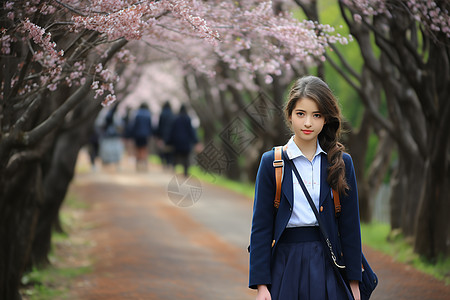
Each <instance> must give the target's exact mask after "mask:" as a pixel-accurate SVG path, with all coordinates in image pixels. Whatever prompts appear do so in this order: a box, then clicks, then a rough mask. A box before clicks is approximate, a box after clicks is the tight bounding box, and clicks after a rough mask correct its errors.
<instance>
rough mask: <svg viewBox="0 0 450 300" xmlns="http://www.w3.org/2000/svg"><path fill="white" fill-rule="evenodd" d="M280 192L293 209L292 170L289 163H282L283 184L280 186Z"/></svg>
mask: <svg viewBox="0 0 450 300" xmlns="http://www.w3.org/2000/svg"><path fill="white" fill-rule="evenodd" d="M281 190H282V191H283V194H284V196H285V197H286V199H287V200H288V202H289V204H290V205H291V207H294V184H293V182H292V168H291V166H290V164H289V162H287V161H286V159H285V161H284V175H283V183H282V184H281Z"/></svg>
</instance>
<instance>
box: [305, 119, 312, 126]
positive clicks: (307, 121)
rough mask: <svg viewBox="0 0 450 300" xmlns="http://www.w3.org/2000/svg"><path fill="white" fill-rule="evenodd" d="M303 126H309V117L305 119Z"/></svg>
mask: <svg viewBox="0 0 450 300" xmlns="http://www.w3.org/2000/svg"><path fill="white" fill-rule="evenodd" d="M305 127H311V119H310V118H309V117H306V119H305Z"/></svg>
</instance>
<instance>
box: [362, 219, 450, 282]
mask: <svg viewBox="0 0 450 300" xmlns="http://www.w3.org/2000/svg"><path fill="white" fill-rule="evenodd" d="M361 234H362V239H363V243H364V244H365V245H368V246H370V247H372V248H373V249H375V250H378V251H381V252H383V253H386V254H388V255H389V256H391V257H392V258H394V260H396V261H399V262H401V263H406V264H409V265H411V266H413V267H414V268H415V269H417V270H420V271H422V272H424V273H427V274H430V275H432V276H434V277H435V278H437V279H439V280H443V281H445V283H446V284H450V272H449V270H450V258H444V257H440V258H438V259H437V260H436V261H434V262H431V261H429V260H427V259H425V258H424V257H421V256H419V255H418V254H416V253H414V249H413V246H412V245H411V244H412V243H411V241H408V240H407V239H405V238H404V237H403V235H402V233H401V232H400V231H396V230H393V231H391V227H390V225H388V224H382V223H372V224H361Z"/></svg>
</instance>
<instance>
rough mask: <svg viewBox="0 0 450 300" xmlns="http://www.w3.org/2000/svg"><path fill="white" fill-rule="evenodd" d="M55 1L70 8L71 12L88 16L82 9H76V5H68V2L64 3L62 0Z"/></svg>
mask: <svg viewBox="0 0 450 300" xmlns="http://www.w3.org/2000/svg"><path fill="white" fill-rule="evenodd" d="M54 1H55V2H56V3H58V4H59V5H61V6H62V7H64V8H66V9H68V10H69V11H71V12H73V13H76V14H77V15H80V16H83V17H87V15H86V14H84V13H83V12H81V11H79V10H77V9H75V8H74V7H72V6H70V5H68V4H66V3H64V2H61V1H59V0H54Z"/></svg>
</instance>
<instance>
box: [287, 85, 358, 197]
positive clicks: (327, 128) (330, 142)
mask: <svg viewBox="0 0 450 300" xmlns="http://www.w3.org/2000/svg"><path fill="white" fill-rule="evenodd" d="M303 98H307V99H311V100H313V101H314V102H316V103H317V106H318V107H319V111H320V113H321V114H322V116H323V117H324V118H325V125H324V126H323V129H322V131H321V132H320V134H319V137H318V139H319V143H320V146H321V147H322V149H323V150H325V151H326V152H327V158H328V177H327V182H328V184H329V185H330V186H331V187H332V188H333V189H335V190H337V191H338V192H339V193H346V190H347V189H348V188H349V186H348V184H347V181H346V180H345V163H344V160H343V158H342V154H343V152H344V151H345V147H344V145H342V144H341V143H340V142H339V137H340V132H341V119H342V115H341V110H340V108H339V105H338V102H337V100H336V97H335V96H334V95H333V93H332V92H331V90H330V88H329V87H328V85H327V84H326V83H325V82H324V81H323V80H322V79H320V78H318V77H315V76H305V77H302V78H299V79H298V80H297V81H296V82H295V83H294V84H293V86H292V88H291V90H290V92H289V98H288V101H287V103H286V106H285V108H284V113H285V119H286V122H287V123H288V126H289V127H290V126H291V124H290V122H289V117H290V116H291V115H292V111H293V110H294V108H295V106H296V104H297V101H298V100H300V99H303Z"/></svg>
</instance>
